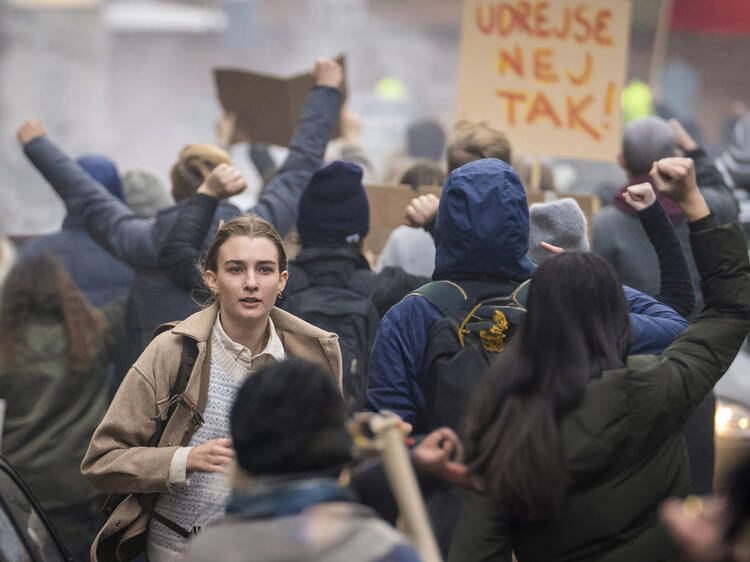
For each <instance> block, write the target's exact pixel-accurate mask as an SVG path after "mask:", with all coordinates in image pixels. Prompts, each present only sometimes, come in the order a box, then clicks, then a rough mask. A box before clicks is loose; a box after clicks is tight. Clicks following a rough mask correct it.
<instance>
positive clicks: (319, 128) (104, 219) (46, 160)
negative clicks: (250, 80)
mask: <svg viewBox="0 0 750 562" xmlns="http://www.w3.org/2000/svg"><path fill="white" fill-rule="evenodd" d="M315 78H316V85H315V86H314V87H313V89H312V91H311V92H310V93H309V94H308V97H307V101H306V104H305V107H304V109H303V112H302V116H301V118H300V123H299V125H298V127H297V129H296V131H295V135H294V137H293V139H292V141H291V144H290V150H289V156H288V157H287V159H286V161H285V163H284V164H283V166H282V167H281V169H280V171H279V173H278V174H277V175H276V176H275V177H274V179H273V181H272V182H271V183H270V184H269V186H268V187H267V189H266V190H265V191H264V192H263V194H262V195H261V197H260V200H259V202H258V203H257V204H256V205H255V207H253V208H252V209H250V210H249V212H253V213H255V214H258V215H259V216H261V217H263V218H265V219H267V220H268V221H270V222H271V223H272V224H273V225H274V226H275V227H276V228H277V229H278V230H279V231H280V232H281V233H282V234H286V233H287V232H288V231H289V229H290V228H292V227H293V226H294V223H295V220H296V216H297V202H298V200H299V196H300V195H301V193H302V190H303V189H304V188H305V186H306V185H307V183H308V181H309V180H310V177H311V176H312V174H313V172H315V170H316V169H317V168H318V167H319V166H320V163H321V161H322V158H323V153H324V151H325V148H326V145H327V143H328V140H329V138H330V136H331V131H332V129H333V126H334V123H335V120H336V118H337V117H338V113H339V106H340V104H341V90H340V88H341V84H342V81H343V71H342V69H341V66H340V65H339V64H338V63H336V62H335V61H332V60H329V59H319V60H318V61H317V62H316V66H315ZM18 137H19V140H20V142H21V145H22V146H23V148H24V152H25V154H26V156H27V157H28V158H29V160H30V161H31V162H32V164H33V165H34V166H35V167H36V168H37V169H38V170H39V171H40V172H41V173H42V175H44V177H45V178H46V179H47V181H48V182H49V184H50V185H51V186H52V187H53V188H54V189H55V191H57V193H58V194H59V195H60V196H61V197H62V198H63V200H64V202H65V204H66V206H67V208H68V212H69V213H70V215H71V216H74V217H76V219H77V220H80V221H81V222H82V224H84V225H85V227H86V229H87V231H88V232H89V234H90V235H91V236H92V237H93V238H94V239H95V240H96V241H97V242H98V243H99V244H101V245H102V246H103V247H104V248H106V249H107V250H108V251H109V252H111V253H112V254H114V255H115V256H116V257H118V258H120V259H122V260H123V261H124V262H126V263H128V264H129V265H131V266H132V267H133V268H134V269H135V271H136V280H135V284H134V287H133V296H132V305H131V306H130V310H129V328H130V329H132V330H134V331H136V332H137V336H138V339H140V342H141V347H144V346H145V345H146V344H147V343H148V341H149V339H150V338H151V335H152V334H153V331H154V329H155V328H156V327H157V326H158V325H159V324H161V323H163V322H169V321H172V320H175V319H183V318H185V317H187V316H188V315H190V314H191V313H193V312H195V311H196V310H197V308H198V307H197V304H196V303H195V302H194V301H193V299H192V298H191V296H190V294H189V293H187V292H186V291H183V290H180V289H179V288H178V287H175V286H174V285H173V284H172V283H170V282H169V281H168V280H167V279H166V278H164V277H163V276H162V275H160V274H159V272H158V256H159V250H160V249H161V246H162V243H163V241H164V238H165V237H166V236H167V233H168V232H169V231H170V230H171V228H172V226H173V225H174V223H175V221H176V219H177V216H178V215H179V211H180V209H181V205H180V202H181V201H184V199H185V198H189V197H190V196H191V195H193V194H194V193H195V192H196V190H197V189H198V187H199V186H200V185H201V184H202V182H203V180H205V178H206V176H207V175H208V174H209V173H210V172H211V170H213V169H214V168H215V167H216V166H217V165H219V164H221V163H224V164H230V163H231V161H230V159H229V155H228V154H227V153H226V152H225V151H223V150H221V149H220V148H218V147H215V146H212V145H202V144H192V145H188V146H186V147H185V148H184V149H183V150H182V151H181V152H180V155H179V159H178V160H177V162H176V163H175V165H174V166H173V167H172V170H171V174H170V176H171V179H172V193H173V195H174V197H175V200H177V201H178V203H177V204H176V205H173V206H171V207H169V208H167V209H163V210H162V211H160V212H159V213H157V215H156V216H155V217H154V218H151V219H141V218H138V217H137V216H136V215H135V213H134V212H133V211H131V210H130V209H129V208H128V207H127V206H126V205H125V204H124V203H122V202H121V201H119V200H117V199H116V198H114V197H112V196H111V195H110V194H109V193H108V192H106V190H104V189H102V188H101V186H100V185H99V184H98V183H96V182H94V181H93V180H92V179H91V178H90V177H89V176H88V175H87V174H85V173H84V172H83V170H82V169H81V168H80V167H79V166H77V165H76V164H75V163H74V162H73V161H72V160H70V159H69V158H68V157H67V156H66V155H65V154H64V153H63V152H62V151H61V150H60V149H59V148H58V147H57V146H56V145H55V144H54V143H53V142H52V141H51V140H50V139H49V138H47V136H46V134H45V130H44V128H43V126H42V125H41V123H40V122H38V121H31V122H28V123H25V124H24V125H23V126H22V127H21V128H20V129H19V133H18ZM240 214H242V212H241V211H240V210H239V209H238V208H237V207H235V206H234V205H232V204H230V203H228V202H222V204H221V206H220V207H219V208H218V209H217V211H216V213H215V216H214V223H213V225H214V226H213V229H212V232H215V231H216V228H217V227H218V225H219V222H220V221H222V220H224V221H227V220H229V219H231V218H232V217H236V216H238V215H240ZM209 242H210V238H209V239H207V240H205V241H204V247H205V245H207V244H208V243H209ZM138 351H140V350H136V352H138Z"/></svg>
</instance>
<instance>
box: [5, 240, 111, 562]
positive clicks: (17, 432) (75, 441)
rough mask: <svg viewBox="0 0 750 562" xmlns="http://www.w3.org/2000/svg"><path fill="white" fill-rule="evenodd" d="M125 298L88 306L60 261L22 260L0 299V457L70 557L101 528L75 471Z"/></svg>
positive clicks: (97, 409)
mask: <svg viewBox="0 0 750 562" xmlns="http://www.w3.org/2000/svg"><path fill="white" fill-rule="evenodd" d="M124 312H125V302H124V300H122V301H116V302H114V303H112V304H110V305H107V306H105V307H103V308H100V309H97V308H94V307H92V306H91V304H89V301H88V300H87V299H86V297H85V296H84V294H83V293H82V292H81V291H80V290H79V288H78V287H77V286H76V284H75V282H74V281H73V279H72V278H71V277H70V275H69V274H68V272H67V271H66V270H65V268H64V267H63V265H62V263H61V262H60V261H59V260H58V259H57V258H55V257H53V256H51V255H49V254H44V253H42V254H38V255H35V256H31V257H27V258H24V259H22V260H21V261H19V262H18V263H16V265H15V266H14V267H13V269H12V270H11V271H10V273H9V274H8V277H7V279H6V281H5V285H4V287H3V291H2V300H0V334H2V337H1V338H0V398H2V399H4V400H5V403H6V412H5V423H4V425H3V439H2V446H3V454H4V455H6V456H7V457H8V459H9V460H10V461H11V463H12V464H13V465H14V466H15V468H16V469H17V470H18V472H19V473H20V474H21V476H22V477H23V478H24V480H25V481H26V483H27V484H28V485H29V487H30V488H31V490H32V491H33V492H34V495H35V496H36V497H37V499H38V500H39V501H40V503H41V504H42V507H44V509H45V510H46V511H47V514H48V515H49V516H50V518H51V519H52V522H53V524H54V525H55V527H56V529H57V531H58V532H59V533H60V535H61V537H62V539H63V542H64V543H65V544H66V546H67V547H68V549H69V550H70V551H71V553H72V554H73V555H74V558H75V559H76V560H85V559H87V558H88V547H89V544H90V543H91V541H92V540H93V538H94V536H95V535H96V531H97V529H98V526H99V525H100V522H101V521H100V513H99V509H100V507H101V504H102V501H103V499H102V497H101V496H99V495H97V494H96V492H95V491H94V489H93V488H92V487H91V485H90V484H89V483H88V482H87V481H86V479H85V478H84V477H83V476H82V475H81V473H80V470H79V466H80V464H81V461H82V460H83V456H84V454H85V453H86V449H87V447H88V443H89V440H90V439H91V435H92V434H93V433H94V430H95V429H96V426H97V424H98V423H99V421H100V420H101V418H102V417H103V416H104V413H105V412H106V411H107V364H108V362H109V356H110V352H111V347H112V344H114V340H115V334H116V333H117V332H118V331H119V330H120V329H121V328H122V324H123V322H124Z"/></svg>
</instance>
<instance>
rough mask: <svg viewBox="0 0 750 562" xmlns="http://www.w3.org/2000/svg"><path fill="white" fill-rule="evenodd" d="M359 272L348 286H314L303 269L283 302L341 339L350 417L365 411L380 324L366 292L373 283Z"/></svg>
mask: <svg viewBox="0 0 750 562" xmlns="http://www.w3.org/2000/svg"><path fill="white" fill-rule="evenodd" d="M358 273H359V272H357V273H355V274H354V275H353V276H352V278H351V279H350V281H349V286H348V287H340V286H332V285H315V284H313V282H312V280H311V279H310V278H309V276H307V275H305V274H304V273H303V270H302V269H298V270H295V285H294V290H293V292H291V293H287V294H285V295H284V300H283V301H282V302H281V303H280V304H281V308H283V309H284V310H286V311H287V312H290V313H292V314H294V315H295V316H298V317H299V318H301V319H302V320H304V321H305V322H308V323H310V324H312V325H313V326H317V327H318V328H321V329H322V330H326V331H328V332H333V333H335V334H337V335H338V336H339V346H340V347H341V359H342V367H343V379H342V386H343V392H344V402H345V403H346V407H347V410H348V411H349V413H350V414H352V413H354V412H358V411H362V410H364V409H365V404H366V400H367V398H366V394H367V367H368V363H369V360H370V350H371V349H372V343H373V341H374V340H375V334H376V333H377V331H378V326H379V325H380V315H379V314H378V311H377V308H376V307H375V304H374V303H373V301H372V299H371V298H370V296H369V292H367V291H368V288H369V286H370V284H371V283H370V281H369V279H368V278H364V277H363V276H361V275H358ZM366 273H370V272H369V271H367V272H366ZM358 281H361V282H358ZM287 288H289V287H287Z"/></svg>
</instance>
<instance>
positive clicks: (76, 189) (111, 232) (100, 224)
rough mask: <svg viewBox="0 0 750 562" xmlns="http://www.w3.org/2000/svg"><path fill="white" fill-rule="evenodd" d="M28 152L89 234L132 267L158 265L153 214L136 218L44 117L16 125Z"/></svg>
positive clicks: (70, 211) (22, 143)
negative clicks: (61, 143) (52, 133)
mask: <svg viewBox="0 0 750 562" xmlns="http://www.w3.org/2000/svg"><path fill="white" fill-rule="evenodd" d="M18 140H19V142H20V143H21V145H22V146H23V149H24V152H25V153H26V156H27V157H28V159H29V160H30V161H31V163H32V164H33V165H34V166H35V167H36V169H37V170H39V172H40V173H41V174H42V175H43V176H44V178H45V179H46V180H47V182H48V183H49V184H50V186H52V188H53V189H54V190H55V191H56V192H57V194H58V195H59V196H60V198H61V199H62V200H63V202H64V203H65V206H66V207H67V210H68V214H69V215H70V216H72V217H75V218H77V219H79V220H82V221H83V223H84V225H85V227H86V230H87V231H88V233H89V234H90V235H91V237H92V238H93V239H94V240H96V241H97V242H98V243H99V244H101V245H102V246H103V247H104V248H106V249H107V251H109V252H110V253H112V254H113V255H115V256H116V257H118V258H120V259H121V260H123V261H124V262H126V263H127V264H129V265H133V266H144V267H155V266H156V262H157V258H158V254H157V251H158V249H157V248H155V246H154V244H153V225H154V220H153V219H141V218H138V217H137V216H136V215H135V213H133V211H131V210H130V209H129V208H128V207H127V205H125V203H123V202H122V201H120V200H119V199H117V197H115V196H114V195H112V194H111V193H109V191H107V190H106V189H105V187H104V186H102V185H101V184H99V182H97V181H96V180H95V179H94V178H92V177H91V176H90V175H89V174H87V173H86V172H85V171H84V169H83V168H81V167H80V166H79V165H78V164H77V163H76V162H75V161H74V160H73V159H71V158H70V157H69V156H68V155H67V154H65V153H64V152H63V151H62V150H60V149H59V148H58V147H57V146H56V145H55V144H54V143H53V142H52V141H51V140H49V138H48V137H47V133H46V131H45V129H44V126H43V125H42V123H41V121H39V120H38V119H34V120H31V121H27V122H26V123H24V124H23V125H21V127H20V128H19V129H18Z"/></svg>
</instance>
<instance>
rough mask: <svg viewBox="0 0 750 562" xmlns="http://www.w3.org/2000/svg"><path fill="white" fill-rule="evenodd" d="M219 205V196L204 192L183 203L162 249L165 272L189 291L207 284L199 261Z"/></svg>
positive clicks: (161, 257) (160, 260)
mask: <svg viewBox="0 0 750 562" xmlns="http://www.w3.org/2000/svg"><path fill="white" fill-rule="evenodd" d="M218 204H219V201H218V200H217V199H216V198H215V197H211V196H210V195H205V194H204V193H196V194H195V195H193V196H192V197H191V198H190V199H188V200H187V201H186V202H185V203H183V204H182V205H183V206H182V209H181V210H180V215H179V217H178V218H177V220H176V221H175V223H174V226H173V227H172V230H170V232H169V234H168V235H167V238H166V240H165V241H164V244H163V245H162V248H161V251H160V252H159V269H160V270H161V272H162V273H163V274H164V275H166V276H167V278H169V280H170V281H172V282H173V283H174V284H176V285H178V286H179V287H182V288H183V289H185V290H187V291H191V290H192V289H194V288H195V287H200V286H201V284H202V283H203V279H202V278H201V276H200V273H199V272H198V269H197V267H196V262H197V261H198V259H200V256H201V251H202V248H203V241H204V240H205V239H206V234H207V233H208V229H209V228H210V227H211V222H212V221H213V218H214V213H215V212H216V207H217V206H218Z"/></svg>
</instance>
